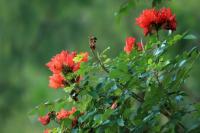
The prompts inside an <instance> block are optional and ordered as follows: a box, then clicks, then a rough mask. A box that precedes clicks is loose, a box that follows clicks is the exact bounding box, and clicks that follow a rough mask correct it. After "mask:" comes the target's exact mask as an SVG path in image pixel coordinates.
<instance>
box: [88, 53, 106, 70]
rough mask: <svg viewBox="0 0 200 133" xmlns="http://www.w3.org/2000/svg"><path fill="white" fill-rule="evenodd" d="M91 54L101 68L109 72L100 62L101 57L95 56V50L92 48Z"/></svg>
mask: <svg viewBox="0 0 200 133" xmlns="http://www.w3.org/2000/svg"><path fill="white" fill-rule="evenodd" d="M92 54H93V56H94V57H95V59H96V60H97V61H98V62H99V64H100V66H101V68H102V69H103V70H104V71H105V72H106V73H109V71H108V70H107V68H106V67H105V66H104V64H103V63H102V61H101V59H100V58H99V57H98V56H97V54H96V52H95V51H94V50H92Z"/></svg>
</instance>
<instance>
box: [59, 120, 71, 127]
mask: <svg viewBox="0 0 200 133" xmlns="http://www.w3.org/2000/svg"><path fill="white" fill-rule="evenodd" d="M61 123H62V125H63V126H64V127H66V128H71V126H72V120H71V119H64V120H62V121H61Z"/></svg>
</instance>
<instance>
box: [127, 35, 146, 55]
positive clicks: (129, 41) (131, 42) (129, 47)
mask: <svg viewBox="0 0 200 133" xmlns="http://www.w3.org/2000/svg"><path fill="white" fill-rule="evenodd" d="M135 41H136V39H135V38H134V37H127V38H126V45H125V47H124V51H125V52H126V53H127V54H130V53H131V51H132V50H133V49H134V46H135ZM137 48H138V51H142V50H144V46H143V44H142V43H141V42H138V43H137Z"/></svg>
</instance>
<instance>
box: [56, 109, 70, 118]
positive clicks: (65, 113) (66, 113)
mask: <svg viewBox="0 0 200 133" xmlns="http://www.w3.org/2000/svg"><path fill="white" fill-rule="evenodd" d="M69 116H70V113H69V111H68V110H64V109H62V110H61V111H60V112H58V113H57V115H56V118H57V119H58V120H62V119H65V118H68V117H69Z"/></svg>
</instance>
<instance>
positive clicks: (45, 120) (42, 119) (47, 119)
mask: <svg viewBox="0 0 200 133" xmlns="http://www.w3.org/2000/svg"><path fill="white" fill-rule="evenodd" d="M38 121H40V122H41V123H42V125H47V124H49V122H50V116H49V114H47V115H45V116H40V117H39V118H38Z"/></svg>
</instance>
